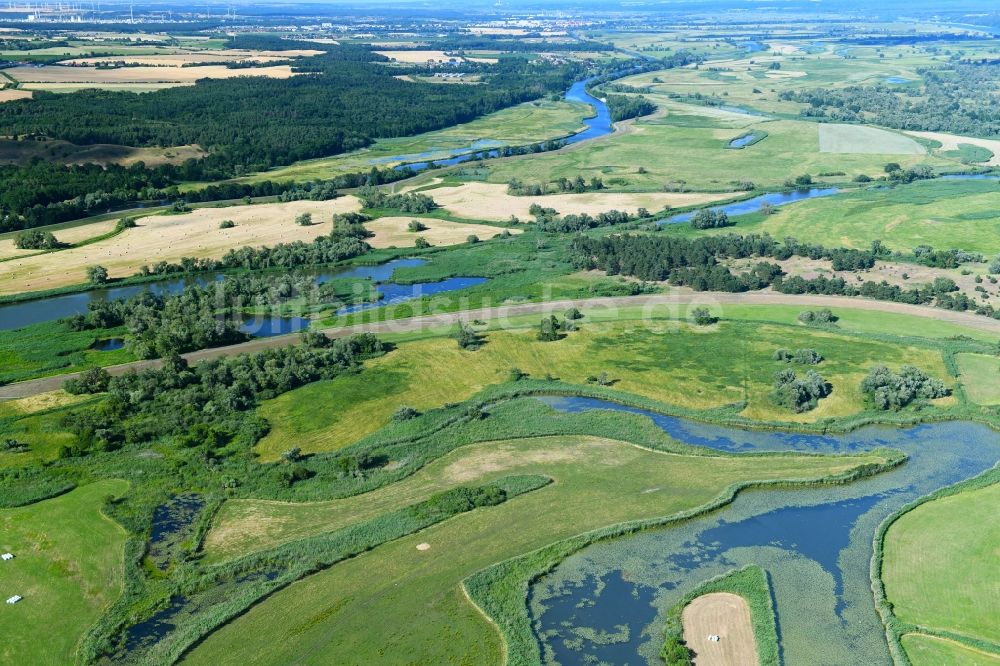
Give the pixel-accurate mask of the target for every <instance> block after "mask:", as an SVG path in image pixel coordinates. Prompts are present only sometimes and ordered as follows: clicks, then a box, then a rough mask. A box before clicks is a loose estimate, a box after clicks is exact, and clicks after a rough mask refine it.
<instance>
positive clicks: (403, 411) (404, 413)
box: [392, 405, 420, 421]
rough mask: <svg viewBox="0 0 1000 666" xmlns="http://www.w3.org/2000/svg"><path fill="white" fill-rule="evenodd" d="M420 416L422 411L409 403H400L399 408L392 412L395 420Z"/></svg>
mask: <svg viewBox="0 0 1000 666" xmlns="http://www.w3.org/2000/svg"><path fill="white" fill-rule="evenodd" d="M418 416H420V412H418V411H417V410H415V409H414V408H413V407H410V406H409V405H400V407H399V409H397V410H396V411H395V412H393V413H392V420H393V421H409V420H410V419H415V418H417V417H418Z"/></svg>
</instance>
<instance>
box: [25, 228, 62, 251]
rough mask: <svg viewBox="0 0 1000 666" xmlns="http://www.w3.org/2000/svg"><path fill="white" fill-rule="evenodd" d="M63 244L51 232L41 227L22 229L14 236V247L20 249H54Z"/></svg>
mask: <svg viewBox="0 0 1000 666" xmlns="http://www.w3.org/2000/svg"><path fill="white" fill-rule="evenodd" d="M61 245H62V243H60V242H59V241H58V240H56V237H55V236H53V235H52V234H51V233H49V232H48V231H41V230H39V229H32V230H29V231H22V232H21V233H19V234H18V235H17V236H15V238H14V247H16V248H18V249H19V250H54V249H56V248H58V247H61Z"/></svg>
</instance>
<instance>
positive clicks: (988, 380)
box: [955, 354, 1000, 405]
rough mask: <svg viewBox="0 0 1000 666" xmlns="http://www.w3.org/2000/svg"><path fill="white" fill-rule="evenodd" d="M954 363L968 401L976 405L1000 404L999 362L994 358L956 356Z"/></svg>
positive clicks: (977, 355)
mask: <svg viewBox="0 0 1000 666" xmlns="http://www.w3.org/2000/svg"><path fill="white" fill-rule="evenodd" d="M955 362H956V363H957V364H958V372H959V376H960V377H961V379H962V387H963V388H964V390H965V392H966V394H967V395H968V396H969V400H971V401H972V402H974V403H976V404H977V405H996V404H1000V361H998V360H997V358H996V357H994V356H986V355H980V354H958V355H957V356H955Z"/></svg>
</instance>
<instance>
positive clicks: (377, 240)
mask: <svg viewBox="0 0 1000 666" xmlns="http://www.w3.org/2000/svg"><path fill="white" fill-rule="evenodd" d="M413 220H418V221H420V222H421V223H422V224H424V225H425V226H426V227H427V229H425V230H424V231H409V230H408V229H407V227H408V226H409V224H410V222H411V221H413ZM365 228H366V229H368V230H369V231H372V232H374V234H375V235H374V236H373V237H372V238H369V239H368V243H369V244H370V245H371V246H372V247H390V246H395V247H412V246H413V245H415V244H416V242H417V238H423V239H425V240H426V241H427V242H428V243H430V244H431V245H458V244H459V243H464V242H466V239H467V238H468V237H469V236H470V235H475V236H478V237H479V239H480V240H487V239H488V238H492V237H493V236H494V235H495V234H498V233H500V232H501V231H503V230H504V229H503V228H501V227H491V226H489V225H486V224H464V223H462V222H450V221H448V220H436V219H434V218H428V217H380V218H379V219H377V220H372V221H371V222H366V223H365ZM509 231H510V233H512V234H519V233H521V230H520V229H509Z"/></svg>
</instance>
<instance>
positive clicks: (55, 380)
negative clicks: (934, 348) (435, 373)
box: [0, 292, 1000, 400]
mask: <svg viewBox="0 0 1000 666" xmlns="http://www.w3.org/2000/svg"><path fill="white" fill-rule="evenodd" d="M691 303H696V304H699V305H706V306H711V305H719V306H725V305H796V306H801V307H828V308H838V307H839V308H850V309H854V310H873V311H877V312H892V313H899V314H908V315H913V316H917V317H927V318H930V319H936V320H938V321H945V322H950V323H953V324H958V325H961V326H965V327H967V328H971V329H975V330H979V331H987V332H990V333H995V334H996V335H997V336H1000V320H996V319H991V318H989V317H983V316H981V315H975V314H972V313H969V312H955V311H952V310H942V309H940V308H934V307H930V306H926V305H908V304H906V303H889V302H886V301H872V300H866V299H860V298H850V297H847V296H795V295H789V294H777V293H773V292H754V293H748V294H729V293H719V292H697V293H693V292H687V293H677V294H656V295H651V296H615V297H607V298H587V299H579V300H564V301H549V302H544V303H522V304H517V305H500V306H496V307H489V308H482V309H478V310H462V311H459V312H448V313H442V314H432V315H425V316H420V317H412V318H409V319H394V320H391V321H385V322H376V323H371V324H357V325H354V326H344V327H338V328H326V329H319V330H321V331H322V332H323V333H325V334H327V335H328V336H330V337H344V336H348V335H352V334H355V333H362V332H371V333H411V332H414V331H421V330H428V329H433V328H441V327H444V326H449V325H453V324H455V323H457V322H458V321H460V320H461V321H470V320H473V319H483V320H498V319H499V320H501V321H500V323H501V325H502V324H503V320H504V319H506V318H510V317H517V316H521V315H531V314H549V313H551V314H557V315H561V314H562V313H563V312H564V311H565V310H566V309H568V308H570V307H576V308H580V309H582V310H604V311H605V312H609V311H613V310H615V309H617V308H625V307H633V308H634V307H647V308H650V314H651V315H657V314H659V316H663V314H664V312H663V308H669V307H670V306H683V305H688V304H691ZM657 309H659V310H658V311H657ZM723 314H724V312H723ZM915 333H917V334H919V331H915ZM298 339H299V336H298V335H295V334H293V335H281V336H276V337H273V338H262V339H259V340H251V341H249V342H244V343H241V344H238V345H231V346H229V347H216V348H214V349H202V350H200V351H196V352H191V353H189V354H185V355H184V357H185V358H186V359H187V360H188V361H189V362H190V363H192V364H195V363H198V362H199V361H204V360H206V359H211V358H218V357H220V356H231V355H234V354H244V353H248V352H256V351H260V350H262V349H273V348H278V347H284V346H286V345H289V344H295V343H297V342H298ZM159 364H160V362H159V361H158V360H151V361H136V362H134V363H126V364H123V365H116V366H111V367H109V368H107V370H108V372H110V373H111V374H112V375H121V374H124V373H125V372H127V371H128V370H132V369H135V370H141V369H143V368H155V367H158V366H159ZM78 375H79V373H72V374H65V375H56V376H54V377H43V378H41V379H32V380H29V381H26V382H18V383H16V384H8V385H6V386H0V400H9V399H12V398H24V397H27V396H31V395H37V394H39V393H46V392H48V391H54V390H56V389H59V388H62V385H63V382H65V381H66V380H67V379H70V378H73V377H77V376H78Z"/></svg>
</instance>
